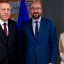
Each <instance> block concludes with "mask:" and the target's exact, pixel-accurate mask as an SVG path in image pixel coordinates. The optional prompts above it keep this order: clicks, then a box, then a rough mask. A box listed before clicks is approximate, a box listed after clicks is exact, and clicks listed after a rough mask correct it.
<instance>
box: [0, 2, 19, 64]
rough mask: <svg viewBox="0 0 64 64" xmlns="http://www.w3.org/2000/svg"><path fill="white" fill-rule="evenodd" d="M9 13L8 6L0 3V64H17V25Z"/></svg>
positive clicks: (9, 8) (5, 3) (6, 3)
mask: <svg viewBox="0 0 64 64" xmlns="http://www.w3.org/2000/svg"><path fill="white" fill-rule="evenodd" d="M10 13H11V6H10V4H9V3H8V2H0V64H19V63H18V59H19V58H18V57H19V56H18V39H17V38H18V36H17V25H16V22H14V21H12V20H10V19H9V17H10Z"/></svg>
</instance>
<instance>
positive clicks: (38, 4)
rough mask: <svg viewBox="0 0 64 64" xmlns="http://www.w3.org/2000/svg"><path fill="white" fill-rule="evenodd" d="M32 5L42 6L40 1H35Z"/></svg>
mask: <svg viewBox="0 0 64 64" xmlns="http://www.w3.org/2000/svg"><path fill="white" fill-rule="evenodd" d="M31 7H41V3H40V2H34V3H32V5H31Z"/></svg>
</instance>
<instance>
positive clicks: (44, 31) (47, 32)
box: [22, 18, 58, 64]
mask: <svg viewBox="0 0 64 64" xmlns="http://www.w3.org/2000/svg"><path fill="white" fill-rule="evenodd" d="M57 44H58V42H57V34H56V28H55V26H54V24H53V23H52V21H50V20H49V19H46V18H42V19H41V23H40V29H39V35H38V37H37V41H36V38H35V36H34V33H33V28H32V20H29V21H28V22H25V23H23V27H22V57H23V64H48V63H55V62H56V58H57V52H58V50H57V48H58V46H57Z"/></svg>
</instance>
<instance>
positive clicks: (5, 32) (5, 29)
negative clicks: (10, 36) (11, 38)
mask: <svg viewBox="0 0 64 64" xmlns="http://www.w3.org/2000/svg"><path fill="white" fill-rule="evenodd" d="M3 25H4V34H5V35H6V36H7V27H6V23H4V24H3Z"/></svg>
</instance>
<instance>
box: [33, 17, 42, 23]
mask: <svg viewBox="0 0 64 64" xmlns="http://www.w3.org/2000/svg"><path fill="white" fill-rule="evenodd" d="M35 21H38V23H40V21H41V16H40V17H39V18H38V19H33V18H32V22H33V23H34V22H35Z"/></svg>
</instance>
